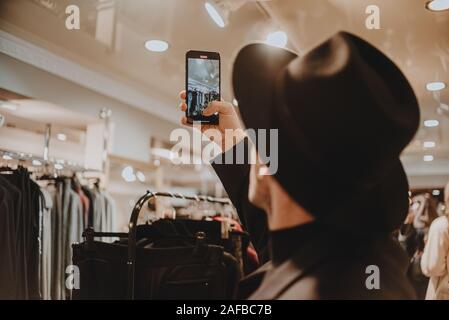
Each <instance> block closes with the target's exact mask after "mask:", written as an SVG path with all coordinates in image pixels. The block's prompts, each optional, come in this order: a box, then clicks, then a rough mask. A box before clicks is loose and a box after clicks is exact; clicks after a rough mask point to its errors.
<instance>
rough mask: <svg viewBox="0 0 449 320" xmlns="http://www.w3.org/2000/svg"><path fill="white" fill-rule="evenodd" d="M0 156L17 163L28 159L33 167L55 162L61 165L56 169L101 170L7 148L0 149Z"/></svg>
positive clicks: (44, 166) (52, 164)
mask: <svg viewBox="0 0 449 320" xmlns="http://www.w3.org/2000/svg"><path fill="white" fill-rule="evenodd" d="M0 156H1V157H2V159H0V161H7V162H8V161H11V160H16V161H18V162H19V164H23V163H24V162H26V161H30V162H31V166H34V167H43V168H46V167H49V166H53V167H54V166H55V165H57V164H60V165H61V166H62V169H57V168H55V169H56V170H59V171H61V170H70V171H74V172H97V173H100V172H101V171H99V170H93V169H88V168H85V167H83V166H80V165H77V164H73V163H71V162H66V161H64V162H59V161H57V160H45V159H44V158H43V157H39V156H35V155H33V154H26V153H23V152H14V151H8V150H0ZM33 161H37V162H38V163H39V164H38V165H34V164H33Z"/></svg>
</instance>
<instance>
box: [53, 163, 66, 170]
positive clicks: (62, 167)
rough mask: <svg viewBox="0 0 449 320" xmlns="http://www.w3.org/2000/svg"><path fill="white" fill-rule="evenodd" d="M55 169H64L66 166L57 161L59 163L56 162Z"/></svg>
mask: <svg viewBox="0 0 449 320" xmlns="http://www.w3.org/2000/svg"><path fill="white" fill-rule="evenodd" d="M55 169H56V170H62V169H64V166H63V165H62V164H60V163H57V164H55Z"/></svg>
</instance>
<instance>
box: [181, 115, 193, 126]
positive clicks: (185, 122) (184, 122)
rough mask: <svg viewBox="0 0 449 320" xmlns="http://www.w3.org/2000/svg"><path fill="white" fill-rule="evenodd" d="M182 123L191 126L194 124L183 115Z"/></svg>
mask: <svg viewBox="0 0 449 320" xmlns="http://www.w3.org/2000/svg"><path fill="white" fill-rule="evenodd" d="M181 124H183V125H185V126H189V127H191V126H192V123H189V122H188V121H187V118H186V117H182V118H181Z"/></svg>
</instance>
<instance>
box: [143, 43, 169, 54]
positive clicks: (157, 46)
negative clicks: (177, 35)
mask: <svg viewBox="0 0 449 320" xmlns="http://www.w3.org/2000/svg"><path fill="white" fill-rule="evenodd" d="M145 48H146V49H147V50H149V51H153V52H164V51H166V50H167V49H168V43H167V42H165V41H163V40H148V41H147V42H145Z"/></svg>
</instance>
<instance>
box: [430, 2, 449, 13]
mask: <svg viewBox="0 0 449 320" xmlns="http://www.w3.org/2000/svg"><path fill="white" fill-rule="evenodd" d="M426 8H427V9H428V10H430V11H443V10H448V9H449V0H433V1H429V2H427V4H426Z"/></svg>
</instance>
